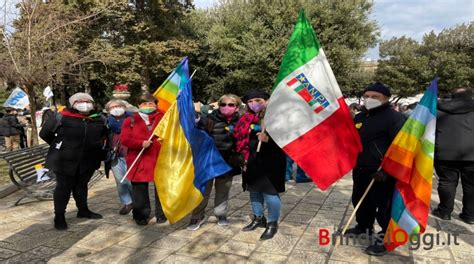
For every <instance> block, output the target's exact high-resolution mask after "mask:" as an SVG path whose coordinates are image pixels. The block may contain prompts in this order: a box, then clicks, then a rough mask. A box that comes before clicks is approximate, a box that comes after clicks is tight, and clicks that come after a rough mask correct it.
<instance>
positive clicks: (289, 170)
mask: <svg viewBox="0 0 474 264" xmlns="http://www.w3.org/2000/svg"><path fill="white" fill-rule="evenodd" d="M293 163H294V161H293V160H292V159H291V158H290V157H288V156H286V175H285V181H289V180H291V179H292V177H291V176H292V174H293ZM307 179H308V176H306V174H305V172H304V171H303V170H302V169H301V168H300V166H296V181H297V182H299V181H305V180H307Z"/></svg>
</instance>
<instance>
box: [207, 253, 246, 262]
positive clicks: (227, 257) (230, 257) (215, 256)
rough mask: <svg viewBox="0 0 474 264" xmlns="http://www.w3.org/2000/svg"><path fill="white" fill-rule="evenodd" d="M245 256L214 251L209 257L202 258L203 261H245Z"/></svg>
mask: <svg viewBox="0 0 474 264" xmlns="http://www.w3.org/2000/svg"><path fill="white" fill-rule="evenodd" d="M247 259H248V258H247V257H244V256H239V255H234V254H225V253H222V252H214V253H212V254H211V255H209V257H207V258H206V259H205V260H204V263H222V264H228V263H242V264H243V263H247Z"/></svg>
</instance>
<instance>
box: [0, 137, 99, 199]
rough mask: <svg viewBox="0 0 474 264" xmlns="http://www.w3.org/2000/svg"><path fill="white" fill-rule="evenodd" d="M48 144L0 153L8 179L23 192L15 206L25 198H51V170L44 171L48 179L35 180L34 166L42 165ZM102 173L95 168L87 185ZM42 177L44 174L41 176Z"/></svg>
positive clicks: (53, 180) (52, 177)
mask: <svg viewBox="0 0 474 264" xmlns="http://www.w3.org/2000/svg"><path fill="white" fill-rule="evenodd" d="M48 149H49V145H48V144H42V145H38V146H34V147H31V148H25V149H20V150H15V151H10V152H7V153H3V154H1V155H0V158H3V159H4V160H5V161H6V162H7V164H8V171H9V175H10V180H11V181H12V183H13V184H14V185H16V186H17V187H18V188H19V189H20V190H22V191H24V192H25V194H24V195H23V196H22V197H21V198H20V199H18V201H16V203H15V206H17V205H19V204H20V202H21V201H22V200H23V199H25V198H33V199H36V200H39V201H43V200H52V199H53V192H54V188H55V187H56V177H55V175H54V173H53V172H52V171H48V172H46V174H45V175H46V176H47V177H49V179H48V180H45V181H40V182H37V171H36V168H35V166H39V165H44V162H45V159H46V155H47V154H48ZM103 175H104V173H103V172H102V171H100V170H96V171H95V172H94V175H93V176H92V178H91V180H90V181H89V187H90V186H92V185H93V184H94V183H96V182H97V181H98V180H99V179H100V178H102V176H103ZM43 178H44V176H43Z"/></svg>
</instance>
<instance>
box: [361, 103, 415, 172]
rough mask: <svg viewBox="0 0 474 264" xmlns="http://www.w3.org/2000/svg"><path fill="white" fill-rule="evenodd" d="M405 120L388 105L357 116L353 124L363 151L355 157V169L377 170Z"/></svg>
mask: <svg viewBox="0 0 474 264" xmlns="http://www.w3.org/2000/svg"><path fill="white" fill-rule="evenodd" d="M405 120H406V117H404V116H403V115H402V114H400V113H399V112H396V111H395V110H393V109H391V108H390V105H389V104H385V105H382V106H380V107H377V108H374V109H372V110H370V111H367V110H365V111H363V112H361V113H359V114H357V115H356V116H355V118H354V123H355V124H356V128H357V130H358V131H359V135H360V139H361V143H362V148H363V149H362V152H361V153H359V156H358V157H357V164H356V167H362V168H378V167H379V166H380V164H381V163H382V160H383V157H384V155H385V152H386V151H387V150H388V147H389V146H390V144H391V143H392V141H393V139H394V138H395V136H396V135H397V134H398V131H400V129H401V128H402V126H403V124H404V123H405Z"/></svg>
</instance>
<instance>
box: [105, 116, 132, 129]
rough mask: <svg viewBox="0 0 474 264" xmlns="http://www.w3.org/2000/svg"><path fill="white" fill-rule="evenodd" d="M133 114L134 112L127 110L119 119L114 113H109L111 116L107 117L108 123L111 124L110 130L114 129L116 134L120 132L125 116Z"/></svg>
mask: <svg viewBox="0 0 474 264" xmlns="http://www.w3.org/2000/svg"><path fill="white" fill-rule="evenodd" d="M131 115H132V114H131V113H130V112H125V113H124V115H123V116H121V117H119V118H118V119H117V118H116V117H115V116H113V115H109V117H108V118H107V124H108V125H109V128H110V130H112V132H113V133H114V134H120V132H121V130H122V125H123V121H124V120H125V118H127V117H129V116H131Z"/></svg>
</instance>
